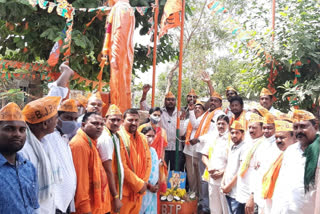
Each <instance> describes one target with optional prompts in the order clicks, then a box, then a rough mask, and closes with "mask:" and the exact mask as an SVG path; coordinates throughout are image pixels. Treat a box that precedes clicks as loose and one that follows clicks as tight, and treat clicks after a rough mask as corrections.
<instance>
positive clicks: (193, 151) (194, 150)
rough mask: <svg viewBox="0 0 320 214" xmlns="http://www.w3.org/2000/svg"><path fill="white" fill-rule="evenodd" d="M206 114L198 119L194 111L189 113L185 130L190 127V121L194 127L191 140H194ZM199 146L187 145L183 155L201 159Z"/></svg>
mask: <svg viewBox="0 0 320 214" xmlns="http://www.w3.org/2000/svg"><path fill="white" fill-rule="evenodd" d="M203 116H204V114H202V115H201V116H200V117H198V118H196V116H195V114H194V111H193V110H192V111H189V119H188V120H186V121H185V124H184V125H185V129H186V128H187V127H188V123H189V121H190V122H191V125H192V132H191V135H190V140H192V139H193V138H194V135H195V133H196V131H197V129H198V127H199V125H200V122H201V120H202V118H203ZM185 131H186V130H185ZM198 152H199V144H196V145H191V144H190V145H185V146H184V149H183V153H185V154H187V155H190V156H193V157H199V154H198Z"/></svg>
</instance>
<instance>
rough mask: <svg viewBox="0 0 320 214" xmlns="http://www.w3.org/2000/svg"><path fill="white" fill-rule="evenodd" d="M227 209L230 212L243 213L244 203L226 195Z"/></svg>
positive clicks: (234, 213) (233, 213)
mask: <svg viewBox="0 0 320 214" xmlns="http://www.w3.org/2000/svg"><path fill="white" fill-rule="evenodd" d="M226 198H227V202H228V207H229V211H230V213H232V214H244V208H245V205H246V204H242V203H239V202H238V201H236V199H234V198H231V197H229V196H227V195H226Z"/></svg>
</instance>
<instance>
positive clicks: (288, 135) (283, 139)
mask: <svg viewBox="0 0 320 214" xmlns="http://www.w3.org/2000/svg"><path fill="white" fill-rule="evenodd" d="M274 123H275V130H276V132H275V139H276V142H275V144H276V145H277V147H278V148H279V150H280V151H281V152H280V154H279V155H278V157H277V159H276V160H275V161H274V162H273V163H272V164H271V165H270V167H269V169H268V171H267V172H266V173H265V174H264V175H263V179H262V195H261V196H262V197H263V198H264V199H265V206H264V208H263V213H264V214H270V213H271V207H272V200H273V193H274V187H275V186H276V183H277V180H278V175H279V170H280V169H281V165H282V160H283V151H285V150H286V149H287V147H288V146H290V145H292V144H293V143H295V136H294V134H293V125H292V123H291V122H289V121H285V120H275V121H274Z"/></svg>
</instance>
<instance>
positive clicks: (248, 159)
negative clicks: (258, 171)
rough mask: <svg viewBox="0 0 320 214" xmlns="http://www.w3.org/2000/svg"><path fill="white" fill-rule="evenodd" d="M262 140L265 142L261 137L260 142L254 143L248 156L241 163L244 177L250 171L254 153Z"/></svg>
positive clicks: (241, 174) (241, 171)
mask: <svg viewBox="0 0 320 214" xmlns="http://www.w3.org/2000/svg"><path fill="white" fill-rule="evenodd" d="M262 142H263V139H260V140H259V141H258V142H256V143H254V145H253V146H252V147H251V149H250V151H249V153H248V154H247V156H246V158H245V159H244V162H243V163H242V165H241V168H240V176H241V177H244V175H245V174H246V172H247V171H248V169H249V166H250V162H251V159H252V157H253V154H254V153H255V151H256V150H257V148H258V146H259V145H260V144H261V143H262Z"/></svg>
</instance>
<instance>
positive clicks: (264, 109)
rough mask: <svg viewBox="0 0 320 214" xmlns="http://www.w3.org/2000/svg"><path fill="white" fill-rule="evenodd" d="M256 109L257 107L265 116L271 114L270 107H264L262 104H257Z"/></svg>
mask: <svg viewBox="0 0 320 214" xmlns="http://www.w3.org/2000/svg"><path fill="white" fill-rule="evenodd" d="M254 109H256V110H257V111H258V112H259V113H260V114H261V115H262V117H264V116H266V115H267V114H269V111H268V109H266V108H264V107H262V106H261V105H257V106H256V107H254Z"/></svg>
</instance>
